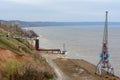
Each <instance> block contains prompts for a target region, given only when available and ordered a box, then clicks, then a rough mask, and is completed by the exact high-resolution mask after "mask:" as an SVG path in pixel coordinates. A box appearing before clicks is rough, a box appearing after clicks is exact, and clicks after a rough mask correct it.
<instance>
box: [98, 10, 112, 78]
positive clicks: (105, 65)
mask: <svg viewBox="0 0 120 80" xmlns="http://www.w3.org/2000/svg"><path fill="white" fill-rule="evenodd" d="M100 58H101V59H100V61H99V63H98V64H97V69H96V74H98V75H100V76H102V69H104V70H106V71H107V72H108V73H109V74H112V75H114V69H113V67H112V66H111V64H110V62H109V53H108V11H106V15H105V26H104V34H103V44H102V53H101V54H100Z"/></svg>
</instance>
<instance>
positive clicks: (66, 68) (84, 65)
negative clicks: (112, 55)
mask: <svg viewBox="0 0 120 80" xmlns="http://www.w3.org/2000/svg"><path fill="white" fill-rule="evenodd" d="M40 54H41V56H42V57H44V58H45V59H46V60H47V62H48V63H49V64H50V66H51V67H52V68H53V69H54V71H55V74H56V75H57V79H56V80H61V78H62V80H73V79H75V80H79V79H80V80H101V79H102V80H109V79H112V80H113V79H115V80H120V78H118V77H117V76H112V75H109V74H107V73H106V72H105V71H104V76H102V77H100V76H98V75H96V74H95V69H96V67H95V65H93V64H91V63H90V62H88V61H85V60H83V59H71V58H68V57H65V56H64V55H61V54H56V53H45V52H40ZM61 76H64V77H61ZM106 77H107V78H106Z"/></svg>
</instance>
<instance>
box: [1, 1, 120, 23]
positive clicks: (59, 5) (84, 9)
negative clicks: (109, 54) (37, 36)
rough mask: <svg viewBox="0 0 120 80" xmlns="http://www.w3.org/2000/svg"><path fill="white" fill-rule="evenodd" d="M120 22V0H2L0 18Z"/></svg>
mask: <svg viewBox="0 0 120 80" xmlns="http://www.w3.org/2000/svg"><path fill="white" fill-rule="evenodd" d="M105 11H108V12H109V14H108V16H109V21H112V22H116V21H117V22H120V0H0V20H22V21H56V22H84V21H90V22H93V21H104V17H105Z"/></svg>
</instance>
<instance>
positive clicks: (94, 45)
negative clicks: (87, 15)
mask: <svg viewBox="0 0 120 80" xmlns="http://www.w3.org/2000/svg"><path fill="white" fill-rule="evenodd" d="M119 26H120V25H111V26H110V27H109V41H108V42H109V43H108V44H109V45H108V46H109V53H110V56H111V57H110V62H111V64H112V66H113V67H114V68H115V74H117V75H118V76H120V63H119V62H120V53H119V50H120V27H119ZM103 27H104V26H102V25H94V26H85V25H84V26H56V27H31V28H30V29H32V30H34V31H35V32H36V33H38V34H39V35H40V47H42V48H60V49H62V46H63V43H65V44H66V49H67V51H68V55H67V57H70V58H75V59H76V58H77V59H84V60H87V61H89V62H91V63H93V64H95V65H96V64H97V63H98V62H99V59H100V58H99V53H101V49H102V48H101V47H102V38H103Z"/></svg>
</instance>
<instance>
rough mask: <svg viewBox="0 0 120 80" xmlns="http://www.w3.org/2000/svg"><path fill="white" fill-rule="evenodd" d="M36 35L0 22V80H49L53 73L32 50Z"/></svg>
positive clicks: (14, 25) (44, 61)
mask: <svg viewBox="0 0 120 80" xmlns="http://www.w3.org/2000/svg"><path fill="white" fill-rule="evenodd" d="M37 36H38V35H37V34H36V33H35V32H34V31H32V30H31V31H26V30H23V29H22V28H21V27H20V26H19V25H16V24H13V23H12V24H11V23H8V22H0V80H49V79H52V78H53V71H52V68H51V67H50V66H49V64H48V63H47V62H46V60H45V58H43V57H41V56H40V54H39V52H37V51H36V50H35V49H34V46H33V45H32V42H33V40H34V38H36V37H37Z"/></svg>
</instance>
